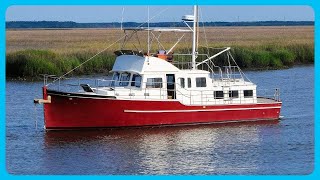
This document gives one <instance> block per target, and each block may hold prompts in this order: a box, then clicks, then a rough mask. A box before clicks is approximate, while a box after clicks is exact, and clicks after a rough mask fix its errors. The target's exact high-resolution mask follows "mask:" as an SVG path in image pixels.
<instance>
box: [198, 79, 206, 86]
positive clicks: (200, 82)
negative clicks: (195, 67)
mask: <svg viewBox="0 0 320 180" xmlns="http://www.w3.org/2000/svg"><path fill="white" fill-rule="evenodd" d="M196 86H197V87H206V86H207V84H206V78H205V77H201V78H196Z"/></svg>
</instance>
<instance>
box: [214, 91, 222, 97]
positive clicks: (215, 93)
mask: <svg viewBox="0 0 320 180" xmlns="http://www.w3.org/2000/svg"><path fill="white" fill-rule="evenodd" d="M217 92H219V95H222V96H217V94H218V93H217ZM220 93H222V94H220ZM213 96H214V99H224V93H223V91H214V92H213Z"/></svg>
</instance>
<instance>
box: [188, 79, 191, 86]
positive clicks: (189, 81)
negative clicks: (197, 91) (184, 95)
mask: <svg viewBox="0 0 320 180" xmlns="http://www.w3.org/2000/svg"><path fill="white" fill-rule="evenodd" d="M188 88H191V78H188Z"/></svg>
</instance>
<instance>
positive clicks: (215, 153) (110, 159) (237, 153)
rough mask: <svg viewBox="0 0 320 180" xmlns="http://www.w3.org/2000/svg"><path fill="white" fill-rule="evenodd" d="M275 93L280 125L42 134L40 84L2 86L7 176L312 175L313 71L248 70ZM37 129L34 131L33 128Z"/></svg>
mask: <svg viewBox="0 0 320 180" xmlns="http://www.w3.org/2000/svg"><path fill="white" fill-rule="evenodd" d="M246 75H247V76H248V77H249V79H250V80H251V81H252V82H255V83H257V85H258V87H259V88H260V89H270V88H274V87H279V88H280V90H281V99H282V101H283V107H282V112H281V115H282V116H284V119H282V120H281V121H277V122H268V123H233V124H224V125H222V124H220V125H197V126H184V127H161V128H136V129H105V130H90V131H57V132H52V131H51V132H46V131H44V130H43V114H42V113H43V110H42V106H40V105H38V106H34V105H33V98H35V97H41V86H42V85H43V84H42V82H13V81H8V82H7V83H6V168H7V171H8V173H10V174H50V175H52V174H105V175H107V174H116V175H142V174H152V175H160V174H161V175H162V174H173V175H174V174H184V175H190V174H192V175H194V174H196V175H202V174H209V175H216V174H237V175H238V174H241V175H252V174H253V175H257V174H263V175H264V174H277V175H280V174H284V175H287V174H302V175H305V174H310V173H312V171H313V169H314V66H301V67H294V68H291V69H285V70H276V71H248V72H246ZM36 122H37V128H36V126H35V124H36Z"/></svg>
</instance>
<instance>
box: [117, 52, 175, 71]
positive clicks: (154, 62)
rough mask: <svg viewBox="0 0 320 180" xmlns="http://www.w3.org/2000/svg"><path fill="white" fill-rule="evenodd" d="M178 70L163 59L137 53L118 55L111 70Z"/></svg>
mask: <svg viewBox="0 0 320 180" xmlns="http://www.w3.org/2000/svg"><path fill="white" fill-rule="evenodd" d="M179 71H180V70H179V69H178V68H177V67H175V66H174V65H172V64H171V63H169V62H167V61H165V60H163V59H160V58H157V57H152V56H138V55H121V56H118V57H117V59H116V61H115V63H114V65H113V68H112V72H134V73H138V74H149V73H155V72H165V73H177V72H179Z"/></svg>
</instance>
